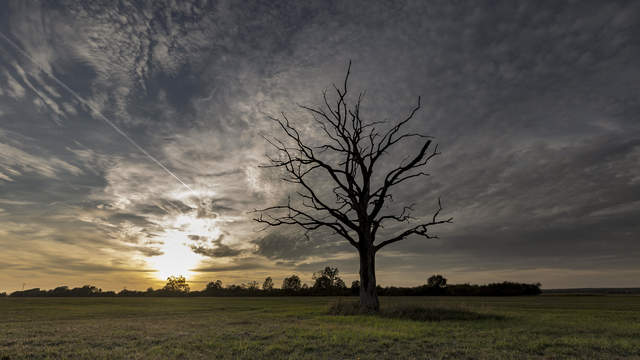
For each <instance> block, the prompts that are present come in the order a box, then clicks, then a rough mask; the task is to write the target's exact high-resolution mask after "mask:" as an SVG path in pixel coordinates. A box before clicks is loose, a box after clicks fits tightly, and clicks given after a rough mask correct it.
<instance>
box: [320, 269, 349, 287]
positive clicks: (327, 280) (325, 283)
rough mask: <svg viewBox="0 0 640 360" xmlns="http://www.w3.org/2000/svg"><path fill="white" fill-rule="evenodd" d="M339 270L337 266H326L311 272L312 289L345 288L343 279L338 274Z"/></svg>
mask: <svg viewBox="0 0 640 360" xmlns="http://www.w3.org/2000/svg"><path fill="white" fill-rule="evenodd" d="M338 274H340V270H338V268H337V267H330V266H327V267H325V268H324V269H323V270H320V271H317V272H316V273H314V274H313V280H315V283H314V284H313V288H314V289H322V290H331V289H345V288H346V286H345V284H344V281H343V280H342V279H341V278H340V277H339V276H338Z"/></svg>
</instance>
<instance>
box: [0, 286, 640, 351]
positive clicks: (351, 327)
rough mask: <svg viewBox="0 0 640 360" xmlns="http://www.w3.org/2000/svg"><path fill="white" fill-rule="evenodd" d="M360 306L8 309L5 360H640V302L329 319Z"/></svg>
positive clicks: (1, 301)
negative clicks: (339, 309)
mask: <svg viewBox="0 0 640 360" xmlns="http://www.w3.org/2000/svg"><path fill="white" fill-rule="evenodd" d="M355 300H356V299H355V298H345V299H341V300H338V299H336V298H328V297H286V298H284V297H280V298H267V297H263V298H246V297H243V298H211V297H209V298H0V359H2V360H8V359H11V360H13V359H69V358H79V359H114V358H125V359H211V358H222V359H238V358H239V359H260V358H263V359H373V358H378V359H381V358H382V359H384V358H386V359H570V358H580V359H616V358H629V359H640V296H557V295H553V296H528V297H491V298H488V297H382V298H381V303H382V307H383V308H386V309H393V308H396V309H415V308H424V309H428V311H429V313H432V314H442V315H441V316H435V317H433V318H429V319H427V321H425V320H424V319H423V320H421V321H415V320H410V319H407V318H394V317H382V316H372V315H348V316H344V315H330V314H329V313H328V309H329V307H330V304H331V303H334V304H335V303H336V302H337V301H340V302H341V303H342V304H344V303H345V302H346V303H348V302H349V301H355ZM398 314H401V315H402V314H403V313H402V312H401V311H400V312H398ZM405 315H406V316H411V312H408V313H406V314H405Z"/></svg>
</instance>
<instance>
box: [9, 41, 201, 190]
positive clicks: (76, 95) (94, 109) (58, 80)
mask: <svg viewBox="0 0 640 360" xmlns="http://www.w3.org/2000/svg"><path fill="white" fill-rule="evenodd" d="M0 36H1V37H2V38H4V40H5V41H6V42H8V43H9V44H10V45H11V46H13V47H14V48H15V49H16V50H18V52H19V53H20V54H22V55H23V56H24V57H26V58H27V59H29V60H31V62H32V63H34V64H35V65H36V66H37V67H38V68H39V69H40V71H42V72H43V73H45V74H47V75H49V77H50V78H51V79H53V80H54V81H55V82H56V83H57V84H58V85H60V86H61V87H63V88H64V89H65V90H67V91H68V92H69V93H70V94H71V95H73V96H74V97H75V98H76V99H77V100H78V101H79V102H81V103H82V104H84V105H85V106H86V107H88V108H89V109H91V110H92V111H93V112H94V113H95V114H97V115H98V117H99V118H100V119H102V120H103V121H104V122H105V123H107V124H108V125H109V126H111V127H112V128H113V130H115V131H116V132H117V133H118V134H120V135H122V137H124V138H125V139H127V141H129V143H131V145H133V146H135V147H136V149H138V150H139V151H140V152H141V153H143V154H144V155H145V156H146V157H147V158H149V160H151V161H152V162H154V163H156V164H157V165H158V166H160V167H161V168H162V170H164V171H166V172H167V174H169V175H171V176H173V178H174V179H176V180H178V182H179V183H180V184H182V185H183V186H184V187H185V188H187V189H188V190H189V191H191V192H192V193H193V194H194V195H195V191H194V190H193V189H192V188H191V187H190V186H189V185H187V184H186V183H185V182H184V181H182V179H180V178H179V177H178V176H177V175H176V174H174V173H173V172H172V171H171V170H169V169H167V167H166V166H164V165H163V164H162V163H161V162H160V161H159V160H158V159H156V158H155V157H153V156H152V155H151V154H149V153H148V152H147V150H145V149H144V148H143V147H142V146H140V145H138V143H136V142H135V141H134V140H133V139H132V138H131V137H129V135H127V134H126V133H125V132H124V131H122V130H120V128H119V127H118V126H116V124H114V123H113V121H111V120H109V118H107V117H106V116H105V115H104V114H102V113H101V112H100V111H99V110H98V109H96V108H95V107H94V106H93V105H91V104H90V103H89V102H88V101H86V100H85V99H84V98H83V97H82V96H80V95H79V94H78V93H77V92H75V91H74V90H73V89H72V88H70V87H69V86H67V84H65V83H64V82H62V80H60V79H58V78H57V77H56V76H55V75H53V74H52V73H50V72H48V71H47V70H45V68H44V66H42V65H40V63H38V62H37V61H36V60H35V59H34V58H33V57H32V56H31V55H29V53H27V52H26V51H25V50H22V48H20V46H18V45H17V44H16V43H14V42H13V41H12V40H11V39H9V38H8V37H7V36H6V35H5V34H4V33H2V32H1V31H0Z"/></svg>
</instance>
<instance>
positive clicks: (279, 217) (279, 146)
mask: <svg viewBox="0 0 640 360" xmlns="http://www.w3.org/2000/svg"><path fill="white" fill-rule="evenodd" d="M350 73H351V62H349V66H348V68H347V73H346V76H345V79H344V85H343V86H342V88H341V89H340V88H338V87H337V86H336V85H334V86H333V88H334V90H335V93H336V95H337V96H336V100H335V103H334V104H332V103H330V101H329V99H328V97H327V92H326V90H325V91H324V92H323V99H324V106H323V107H319V108H314V107H309V106H302V105H301V108H303V109H305V110H307V111H308V112H309V113H310V114H311V115H312V116H313V119H314V120H315V123H316V124H317V125H318V126H319V128H320V129H321V130H322V133H323V136H324V137H325V140H326V143H324V144H322V145H319V146H314V145H311V143H310V142H308V141H307V138H306V137H305V139H304V140H303V135H302V133H301V131H300V130H299V129H298V128H296V127H295V126H294V125H293V124H292V123H291V122H290V121H289V119H288V117H287V116H286V115H285V114H284V113H282V114H281V117H279V118H275V117H272V118H271V120H273V121H275V122H276V123H277V124H278V126H279V128H280V129H281V130H282V132H283V136H284V140H282V139H278V138H267V137H265V139H266V140H267V141H268V142H269V143H270V144H271V145H272V146H273V147H274V148H275V149H276V150H277V152H278V157H277V158H275V157H269V156H267V157H268V159H269V164H267V165H264V166H263V167H267V168H280V169H283V170H284V172H285V173H286V175H285V177H284V178H283V180H284V181H287V182H290V183H293V184H297V185H298V186H299V191H297V192H296V194H297V199H295V200H296V201H294V202H292V199H291V197H290V198H289V200H288V201H287V203H286V204H285V205H277V206H271V207H268V208H265V209H260V210H255V212H256V213H257V214H258V215H257V217H255V218H254V220H255V221H257V222H259V223H263V224H266V225H267V226H280V225H296V226H299V227H302V228H303V229H305V230H306V232H307V233H308V232H310V231H314V230H318V229H321V228H328V229H331V230H333V231H335V233H337V234H339V235H340V236H342V237H343V238H345V239H346V240H347V241H348V242H349V243H350V244H351V245H353V247H355V248H356V250H357V251H358V254H359V256H360V306H361V309H362V310H363V311H378V310H379V307H380V305H379V301H378V295H377V293H376V274H375V255H376V253H377V252H378V251H379V250H380V249H382V248H383V247H385V246H387V245H390V244H393V243H395V242H398V241H401V240H404V239H406V238H408V237H409V236H411V235H418V236H422V237H425V238H428V239H430V238H436V237H437V236H436V235H432V234H430V233H428V232H427V230H428V229H429V228H430V227H431V226H434V225H438V224H443V223H450V222H452V218H447V219H444V220H440V219H438V216H439V215H440V212H441V210H442V204H441V202H440V199H438V208H437V210H436V211H435V213H434V214H433V216H432V217H430V218H429V220H428V221H422V222H418V223H412V221H415V219H414V218H412V217H411V216H410V214H411V210H412V207H411V206H405V207H404V208H403V209H402V210H401V211H400V210H397V211H395V212H394V211H390V210H388V207H385V203H386V202H387V201H388V200H389V199H391V198H392V192H393V190H395V189H397V188H398V187H399V186H400V185H401V184H405V183H406V182H407V181H409V180H412V179H416V178H419V177H423V176H427V175H428V174H427V173H426V172H425V169H426V167H427V165H428V164H429V162H430V160H432V159H433V158H434V157H436V156H437V155H439V154H440V153H439V152H438V146H437V145H434V146H432V138H431V137H429V136H426V135H422V134H419V133H411V132H404V130H403V128H404V127H405V125H406V124H407V123H408V122H409V121H410V120H411V119H413V118H414V116H415V115H416V113H417V112H418V111H419V110H420V108H421V103H420V97H418V102H417V105H416V106H415V107H414V108H413V109H412V110H411V111H410V113H409V115H407V116H406V117H405V118H403V119H402V120H399V121H398V122H396V123H395V124H394V125H393V126H392V127H391V128H389V129H388V130H385V131H378V129H377V126H379V125H381V124H384V123H385V122H384V121H373V122H367V121H363V119H362V118H361V114H360V105H361V102H362V98H363V95H364V93H360V94H359V96H358V98H357V100H356V101H355V103H354V104H353V105H351V104H349V103H348V98H347V93H348V82H349V75H350ZM410 139H413V140H416V139H418V140H420V144H421V145H420V147H419V150H418V151H417V153H416V154H415V155H413V156H411V157H409V158H407V159H405V160H404V161H402V162H401V163H400V164H399V165H398V166H397V167H395V168H393V169H391V170H388V171H382V170H381V169H379V167H381V166H380V165H381V161H380V160H381V158H382V157H383V155H384V154H387V153H388V152H389V151H391V150H393V149H397V148H398V145H400V144H407V143H406V141H408V140H410ZM319 175H323V176H326V177H327V179H329V182H330V183H331V185H332V187H333V188H332V192H331V196H326V194H322V193H321V190H322V189H321V186H320V185H318V184H317V182H318V181H317V178H318V176H319ZM314 178H315V179H316V180H315V181H314ZM331 198H332V199H333V200H330V199H331ZM390 222H396V223H404V224H406V225H405V227H404V229H403V230H400V231H399V232H397V233H395V234H394V235H391V236H390V237H387V238H384V239H383V240H382V241H380V242H376V235H377V233H378V230H379V229H380V228H382V227H383V226H384V223H387V224H388V223H390Z"/></svg>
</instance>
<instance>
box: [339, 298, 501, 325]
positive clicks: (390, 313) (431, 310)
mask: <svg viewBox="0 0 640 360" xmlns="http://www.w3.org/2000/svg"><path fill="white" fill-rule="evenodd" d="M328 313H329V314H330V315H342V316H347V315H374V316H380V317H385V318H392V319H405V320H414V321H445V320H502V319H504V317H503V316H500V315H495V314H485V313H479V312H475V311H472V310H470V309H465V308H462V307H446V306H426V305H425V306H422V305H413V304H411V305H409V304H398V305H391V306H382V307H381V308H380V312H378V313H367V312H366V311H362V309H361V308H360V304H359V303H358V302H357V301H345V300H341V299H339V300H337V301H335V302H332V303H330V304H329V309H328Z"/></svg>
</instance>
